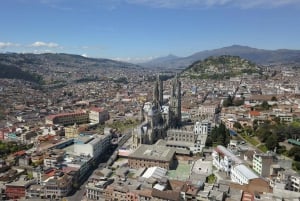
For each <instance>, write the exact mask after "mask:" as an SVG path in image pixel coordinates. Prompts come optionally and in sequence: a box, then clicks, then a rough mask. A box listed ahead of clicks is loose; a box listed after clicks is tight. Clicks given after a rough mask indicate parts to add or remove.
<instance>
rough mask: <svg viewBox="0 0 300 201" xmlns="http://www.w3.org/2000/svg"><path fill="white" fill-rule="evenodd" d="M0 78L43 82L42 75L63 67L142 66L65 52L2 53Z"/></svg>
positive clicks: (131, 67)
mask: <svg viewBox="0 0 300 201" xmlns="http://www.w3.org/2000/svg"><path fill="white" fill-rule="evenodd" d="M0 67H1V72H2V73H0V78H10V79H23V80H27V81H32V82H37V83H42V82H43V80H42V76H43V75H45V74H49V73H51V72H52V73H53V72H56V73H61V71H60V70H61V69H65V70H64V71H65V72H69V71H68V70H66V69H70V70H71V71H73V70H76V71H78V70H80V71H81V72H82V71H85V70H86V71H87V72H88V71H89V69H93V68H94V69H98V68H99V69H104V70H108V69H121V68H123V69H124V68H125V69H136V68H140V66H138V65H135V64H131V63H125V62H121V61H114V60H110V59H97V58H88V57H83V56H80V55H73V54H65V53H44V54H32V53H28V54H20V53H0Z"/></svg>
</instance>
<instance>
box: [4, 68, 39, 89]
mask: <svg viewBox="0 0 300 201" xmlns="http://www.w3.org/2000/svg"><path fill="white" fill-rule="evenodd" d="M0 69H1V70H0V78H8V79H22V80H26V81H30V82H34V83H37V84H42V83H43V79H42V77H41V76H40V75H37V74H35V73H30V72H26V71H23V70H22V69H20V68H18V67H15V66H11V65H5V64H1V63H0Z"/></svg>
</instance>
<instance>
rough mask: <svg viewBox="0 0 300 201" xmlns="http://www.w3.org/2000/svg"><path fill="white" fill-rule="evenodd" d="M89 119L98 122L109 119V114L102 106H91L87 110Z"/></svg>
mask: <svg viewBox="0 0 300 201" xmlns="http://www.w3.org/2000/svg"><path fill="white" fill-rule="evenodd" d="M89 120H90V122H91V123H95V124H99V123H104V122H105V121H107V120H109V114H108V111H107V110H104V109H103V108H91V109H90V112H89Z"/></svg>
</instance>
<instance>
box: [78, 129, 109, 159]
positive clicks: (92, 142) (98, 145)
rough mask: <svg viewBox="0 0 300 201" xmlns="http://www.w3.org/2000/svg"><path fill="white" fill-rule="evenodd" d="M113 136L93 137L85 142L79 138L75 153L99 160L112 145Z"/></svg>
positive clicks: (87, 138)
mask: <svg viewBox="0 0 300 201" xmlns="http://www.w3.org/2000/svg"><path fill="white" fill-rule="evenodd" d="M111 139H112V134H111V133H109V134H106V135H105V134H104V135H93V136H92V137H86V139H85V140H81V139H80V138H78V139H77V140H76V142H75V144H74V153H75V154H77V155H82V154H83V155H86V156H88V155H89V156H91V157H93V158H95V159H96V158H98V157H99V156H100V155H101V154H103V153H104V152H105V151H106V150H107V148H108V147H109V146H110V145H111Z"/></svg>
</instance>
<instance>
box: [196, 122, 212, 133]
mask: <svg viewBox="0 0 300 201" xmlns="http://www.w3.org/2000/svg"><path fill="white" fill-rule="evenodd" d="M210 132H211V122H210V121H208V120H203V121H200V122H199V121H197V122H196V123H195V125H194V133H195V134H196V135H209V134H210Z"/></svg>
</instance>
